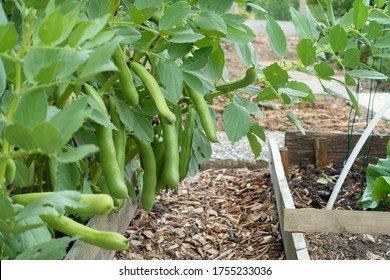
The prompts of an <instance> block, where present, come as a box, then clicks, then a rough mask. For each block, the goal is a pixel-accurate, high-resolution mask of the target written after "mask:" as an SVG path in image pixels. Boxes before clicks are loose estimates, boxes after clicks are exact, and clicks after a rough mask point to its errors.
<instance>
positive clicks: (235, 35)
mask: <svg viewBox="0 0 390 280" xmlns="http://www.w3.org/2000/svg"><path fill="white" fill-rule="evenodd" d="M227 32H228V33H227V35H226V37H225V38H223V39H224V40H226V41H228V42H231V43H234V44H248V43H250V42H252V41H253V40H254V39H255V38H256V34H255V33H254V32H253V30H252V29H250V28H249V27H248V26H247V25H245V24H241V28H234V27H230V26H228V28H227Z"/></svg>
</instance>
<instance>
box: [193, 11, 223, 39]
mask: <svg viewBox="0 0 390 280" xmlns="http://www.w3.org/2000/svg"><path fill="white" fill-rule="evenodd" d="M195 22H196V24H197V25H198V26H199V28H200V29H199V32H200V33H202V34H205V35H207V36H217V37H225V36H226V34H227V26H226V23H225V21H224V20H223V18H222V17H221V16H220V15H217V14H216V13H213V12H203V13H201V14H199V16H198V17H197V18H196V19H195Z"/></svg>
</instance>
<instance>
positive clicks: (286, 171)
mask: <svg viewBox="0 0 390 280" xmlns="http://www.w3.org/2000/svg"><path fill="white" fill-rule="evenodd" d="M279 152H280V157H281V160H282V165H283V170H284V177H286V179H287V181H288V177H289V169H288V167H289V162H288V149H287V147H280V148H279Z"/></svg>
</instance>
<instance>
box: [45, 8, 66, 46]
mask: <svg viewBox="0 0 390 280" xmlns="http://www.w3.org/2000/svg"><path fill="white" fill-rule="evenodd" d="M64 25H65V22H64V19H63V17H62V15H61V14H60V12H58V11H57V10H54V11H53V12H52V13H51V14H50V15H49V16H48V17H47V18H45V19H44V20H43V21H42V23H41V25H40V27H39V39H40V40H41V41H42V42H43V43H44V44H47V45H55V44H59V43H61V42H60V41H59V40H58V39H60V38H61V37H62V32H63V29H64Z"/></svg>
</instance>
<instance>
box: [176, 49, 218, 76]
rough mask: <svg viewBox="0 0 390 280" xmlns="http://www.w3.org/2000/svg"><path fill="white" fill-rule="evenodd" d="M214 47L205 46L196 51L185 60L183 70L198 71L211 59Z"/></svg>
mask: <svg viewBox="0 0 390 280" xmlns="http://www.w3.org/2000/svg"><path fill="white" fill-rule="evenodd" d="M212 51H213V47H204V48H201V49H198V50H196V51H194V53H193V56H192V57H189V58H187V59H186V60H184V62H183V65H182V66H181V68H182V69H183V70H189V71H197V70H201V69H203V68H204V67H205V66H206V65H207V63H208V61H209V60H210V55H211V52H212Z"/></svg>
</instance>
